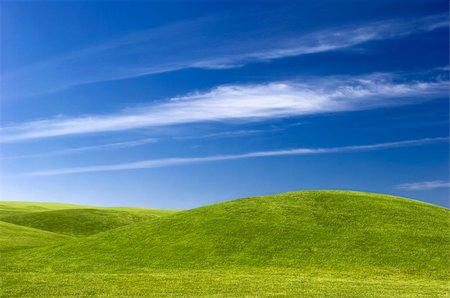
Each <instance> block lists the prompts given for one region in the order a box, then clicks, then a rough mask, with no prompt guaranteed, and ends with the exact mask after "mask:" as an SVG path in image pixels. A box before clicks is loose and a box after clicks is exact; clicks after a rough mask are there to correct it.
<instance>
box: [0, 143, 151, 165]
mask: <svg viewBox="0 0 450 298" xmlns="http://www.w3.org/2000/svg"><path fill="white" fill-rule="evenodd" d="M156 141H157V140H156V139H140V140H134V141H125V142H117V143H109V144H101V145H92V146H83V147H75V148H65V149H61V150H56V151H49V152H44V153H36V154H27V155H16V156H6V157H1V159H2V160H12V159H22V158H35V157H44V156H53V155H64V154H71V153H78V152H89V151H100V150H115V149H123V148H130V147H136V146H142V145H147V144H152V143H155V142H156Z"/></svg>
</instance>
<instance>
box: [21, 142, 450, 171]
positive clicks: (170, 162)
mask: <svg viewBox="0 0 450 298" xmlns="http://www.w3.org/2000/svg"><path fill="white" fill-rule="evenodd" d="M448 141H449V138H448V137H438V138H425V139H416V140H407V141H399V142H387V143H379V144H371V145H354V146H344V147H332V148H296V149H287V150H273V151H259V152H250V153H243V154H233V155H216V156H206V157H174V158H163V159H152V160H143V161H137V162H131V163H121V164H112V165H111V164H110V165H95V166H86V167H74V168H61V169H53V170H46V171H38V172H31V173H26V174H22V175H19V176H28V177H41V176H57V175H68V174H80V173H94V172H111V171H124V170H136V169H151V168H161V167H169V166H177V165H186V164H197V163H206V162H216V161H228V160H239V159H248V158H261V157H274V156H294V155H317V154H333V153H345V152H360V151H374V150H386V149H392V148H402V147H410V146H421V145H429V144H436V143H443V142H448Z"/></svg>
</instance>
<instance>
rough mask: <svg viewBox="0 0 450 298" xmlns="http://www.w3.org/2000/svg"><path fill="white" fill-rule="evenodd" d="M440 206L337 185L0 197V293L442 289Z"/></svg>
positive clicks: (423, 293)
mask: <svg viewBox="0 0 450 298" xmlns="http://www.w3.org/2000/svg"><path fill="white" fill-rule="evenodd" d="M449 215H450V213H449V210H448V209H445V208H442V207H438V206H434V205H430V204H425V203H421V202H418V201H413V200H409V199H404V198H398V197H393V196H386V195H378V194H368V193H359V192H344V191H303V192H292V193H285V194H280V195H273V196H264V197H254V198H246V199H238V200H233V201H229V202H225V203H218V204H213V205H209V206H205V207H201V208H196V209H192V210H186V211H178V212H176V211H163V210H154V209H142V208H95V207H92V206H76V205H61V204H46V203H13V202H3V203H1V204H0V220H1V221H7V222H1V221H0V223H1V224H0V245H1V247H0V249H1V251H2V258H1V259H2V270H1V271H2V296H4V297H49V296H54V297H64V296H74V295H78V296H103V297H118V296H119V297H134V296H151V297H164V296H165V297H180V296H181V297H199V296H200V297H201V296H203V297H242V296H243V297H274V296H291V297H292V296H294V297H296V296H297V297H298V296H305V297H448V296H449V288H448V286H449V266H450V250H449V248H450V226H449V224H450V216H449ZM77 219H79V220H77ZM41 234H42V237H40V236H41ZM12 235H14V236H12ZM12 237H14V238H12ZM16 239H17V240H16ZM37 239H40V241H37Z"/></svg>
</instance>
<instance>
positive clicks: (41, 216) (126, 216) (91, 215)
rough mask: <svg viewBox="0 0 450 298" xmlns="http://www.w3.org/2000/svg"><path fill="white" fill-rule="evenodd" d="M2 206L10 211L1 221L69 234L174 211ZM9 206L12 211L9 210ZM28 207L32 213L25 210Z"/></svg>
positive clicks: (82, 232)
mask: <svg viewBox="0 0 450 298" xmlns="http://www.w3.org/2000/svg"><path fill="white" fill-rule="evenodd" d="M1 207H3V210H8V211H9V212H8V213H9V214H7V215H3V216H0V220H1V221H4V222H9V223H13V224H16V225H21V226H27V227H32V228H36V229H41V230H45V231H51V232H55V233H60V234H65V235H70V236H89V235H93V234H96V233H99V232H104V231H107V230H110V229H114V228H117V227H120V226H124V225H128V224H132V223H136V222H139V221H143V220H147V219H151V218H155V217H159V216H163V215H167V214H171V213H173V211H170V210H158V209H145V208H93V207H86V206H79V207H80V208H76V207H77V205H67V204H61V205H59V204H45V203H37V204H23V205H20V204H11V205H8V204H7V203H4V204H3V206H0V209H1ZM11 207H14V208H11ZM19 207H20V208H19ZM12 209H14V210H15V212H10V210H12ZM30 210H31V212H27V211H30ZM42 210H44V211H42Z"/></svg>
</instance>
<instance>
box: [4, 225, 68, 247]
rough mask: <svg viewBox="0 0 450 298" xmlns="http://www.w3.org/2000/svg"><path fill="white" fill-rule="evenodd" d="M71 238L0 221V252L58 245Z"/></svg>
mask: <svg viewBox="0 0 450 298" xmlns="http://www.w3.org/2000/svg"><path fill="white" fill-rule="evenodd" d="M69 238H71V237H68V236H64V235H59V234H55V233H51V232H46V231H41V230H37V229H32V228H28V227H22V226H18V225H14V224H10V223H6V222H1V221H0V252H1V253H4V252H7V251H12V250H20V249H25V248H32V247H37V246H46V245H55V244H60V243H62V242H63V241H65V240H68V239H69Z"/></svg>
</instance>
